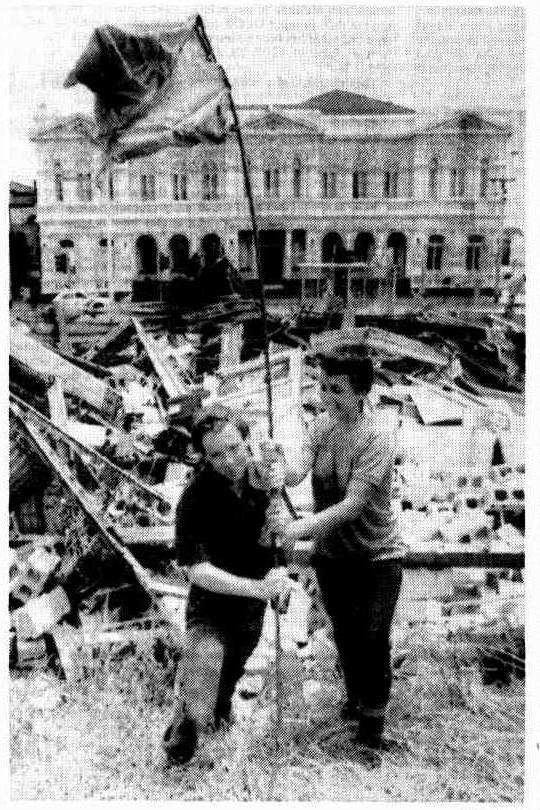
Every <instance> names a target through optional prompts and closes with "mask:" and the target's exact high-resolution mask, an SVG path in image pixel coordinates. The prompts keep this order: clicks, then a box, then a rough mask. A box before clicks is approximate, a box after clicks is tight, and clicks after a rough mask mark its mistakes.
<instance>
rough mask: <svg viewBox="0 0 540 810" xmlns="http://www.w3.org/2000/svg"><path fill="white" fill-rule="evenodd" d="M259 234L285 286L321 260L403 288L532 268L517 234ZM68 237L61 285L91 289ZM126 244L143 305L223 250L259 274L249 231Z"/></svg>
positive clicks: (268, 269) (119, 282)
mask: <svg viewBox="0 0 540 810" xmlns="http://www.w3.org/2000/svg"><path fill="white" fill-rule="evenodd" d="M259 233H260V252H261V261H262V268H263V274H264V278H265V282H266V283H267V284H270V285H272V284H274V285H281V284H282V283H284V282H290V281H294V280H295V279H300V278H301V277H303V275H307V277H309V278H311V277H313V278H316V277H317V274H318V273H319V272H320V271H318V270H317V266H320V264H321V263H338V264H341V263H349V262H353V263H355V264H357V265H364V267H363V268H362V267H360V268H359V269H360V270H361V271H362V273H363V274H365V277H366V278H372V279H374V280H376V279H381V278H387V277H388V274H389V273H390V272H392V273H393V274H394V276H395V278H396V280H397V285H398V288H403V289H408V288H409V287H411V286H416V287H419V286H420V284H426V285H429V284H433V285H435V286H438V285H440V284H443V285H448V284H449V285H452V284H456V285H459V284H460V283H462V282H463V279H464V278H465V277H466V276H471V275H472V274H474V273H478V272H482V273H483V274H486V273H487V274H488V275H489V274H490V273H492V274H493V275H494V273H495V267H496V265H499V269H500V270H501V272H502V271H503V270H504V269H508V270H509V271H512V272H515V270H516V267H517V268H519V267H521V268H523V266H524V262H523V258H522V256H523V247H522V246H523V234H522V233H521V232H520V231H518V230H516V229H511V230H508V231H506V232H505V233H504V235H503V236H500V235H499V237H497V236H495V235H493V234H488V235H486V234H481V233H480V234H479V233H474V234H465V235H464V234H456V233H452V232H451V233H444V232H437V230H436V229H433V230H432V231H428V232H427V233H426V232H424V233H417V232H414V233H411V232H406V231H402V230H391V229H388V230H386V231H385V232H381V231H375V229H374V230H373V231H372V230H369V229H368V228H363V229H362V228H360V229H358V230H356V231H353V232H351V231H350V230H348V229H347V230H345V229H344V230H343V231H339V230H328V231H322V232H321V231H320V230H314V229H307V228H306V229H304V228H295V229H292V230H288V229H286V228H285V227H284V224H283V223H279V224H278V223H276V224H275V225H274V226H273V227H271V226H270V227H269V226H267V227H262V228H261V230H260V232H259ZM68 236H69V238H67V236H66V238H64V239H58V241H56V245H55V247H53V248H52V250H53V267H54V270H55V274H54V275H55V279H56V282H57V286H64V285H65V283H66V282H67V283H72V284H80V285H81V286H84V282H85V278H84V277H83V275H82V274H81V272H80V267H81V265H82V264H83V262H82V261H80V255H79V252H78V250H79V245H78V240H77V238H76V237H72V235H68ZM121 242H122V237H121V236H115V237H114V238H113V250H112V252H113V268H114V273H115V281H114V283H115V290H116V291H125V292H128V291H131V292H133V293H134V294H135V291H136V288H138V292H137V293H136V297H137V298H139V300H141V298H140V296H143V295H144V297H146V298H148V297H151V298H158V299H159V298H160V293H159V289H158V288H159V285H160V284H162V283H163V282H166V281H167V279H169V278H171V279H172V278H175V277H181V276H183V275H187V276H189V275H192V274H193V273H194V272H196V267H197V266H198V265H199V264H201V263H202V264H203V265H204V264H205V263H211V261H212V260H213V259H215V258H217V257H218V256H219V255H220V254H221V253H226V254H227V256H228V258H229V259H230V261H231V262H232V264H233V265H236V266H237V267H238V269H239V270H240V272H241V273H242V275H243V276H244V278H245V279H246V280H250V279H254V278H255V275H256V268H255V251H254V245H253V234H252V231H251V230H247V229H246V230H239V231H236V232H233V233H230V232H226V233H223V232H221V233H219V232H209V233H204V234H202V235H201V234H200V232H199V234H193V233H192V232H190V231H188V230H187V229H186V231H185V232H181V231H178V232H173V233H169V234H168V235H166V236H165V235H164V234H159V235H157V234H152V233H150V232H146V233H139V234H138V235H136V236H134V237H133V241H132V242H131V241H130V242H125V243H124V245H123V249H124V253H123V254H122V255H119V254H120V253H121ZM97 244H98V245H99V248H98V247H97V246H96V248H95V249H94V250H93V251H92V256H93V262H94V265H96V266H95V267H94V269H93V271H89V272H88V282H90V283H91V282H94V283H95V284H97V283H98V282H99V284H101V283H102V282H103V280H104V279H105V280H106V279H107V272H106V262H107V241H106V239H103V238H101V239H100V238H99V237H98V238H97ZM23 248H24V246H23V244H22V240H21V244H20V245H18V244H13V247H12V252H13V254H14V255H15V253H16V252H17V251H19V253H20V252H23ZM212 257H213V259H212ZM97 264H99V265H100V267H99V268H97ZM72 268H77V273H76V276H74V277H73V279H72V280H70V281H68V279H67V278H66V274H67V275H68V276H70V273H71V269H72ZM92 272H93V276H92ZM59 273H62V274H63V276H62V277H61V276H59V275H58V274H59ZM90 283H87V285H86V286H90ZM130 287H131V290H130ZM143 288H144V289H143Z"/></svg>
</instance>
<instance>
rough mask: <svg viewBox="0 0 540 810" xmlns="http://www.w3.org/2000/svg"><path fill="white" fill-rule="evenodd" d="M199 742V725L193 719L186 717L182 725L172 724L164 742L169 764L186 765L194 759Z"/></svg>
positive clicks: (164, 737)
mask: <svg viewBox="0 0 540 810" xmlns="http://www.w3.org/2000/svg"><path fill="white" fill-rule="evenodd" d="M197 741H198V735H197V725H196V723H195V720H193V719H192V718H191V717H184V718H183V719H182V720H181V722H180V723H174V722H173V723H171V725H170V726H169V727H168V728H167V730H166V732H165V734H164V736H163V742H162V746H163V749H164V751H165V754H166V755H167V764H168V765H185V764H186V763H187V762H189V761H190V760H191V759H193V755H194V754H195V750H196V748H197Z"/></svg>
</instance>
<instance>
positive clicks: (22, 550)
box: [10, 306, 525, 675]
mask: <svg viewBox="0 0 540 810" xmlns="http://www.w3.org/2000/svg"><path fill="white" fill-rule="evenodd" d="M254 323H256V319H255V318H254V317H253V311H252V309H249V308H246V307H242V306H240V308H239V309H238V310H237V311H236V314H235V312H234V309H233V308H229V311H228V312H225V314H224V311H223V308H221V309H219V308H218V312H217V315H216V313H215V312H214V313H213V315H212V313H210V315H209V312H208V311H205V312H204V313H203V315H202V316H201V318H200V319H199V320H197V319H196V318H195V317H193V316H191V317H190V318H189V319H187V320H186V319H184V321H182V322H181V323H180V325H178V323H176V324H175V325H174V328H171V322H170V319H168V318H167V317H165V316H164V315H163V313H161V314H160V316H159V317H158V318H157V319H155V320H152V319H151V318H150V317H149V315H148V312H146V313H143V314H142V315H141V313H140V312H139V313H138V314H135V315H133V314H132V315H130V316H129V318H128V317H124V318H123V319H122V320H121V322H120V323H119V324H118V325H116V326H115V327H114V328H113V329H112V330H110V331H109V332H108V334H107V335H106V336H103V337H101V338H100V339H99V340H98V341H97V342H95V341H94V345H93V346H92V347H91V348H89V347H88V346H85V347H81V346H80V345H79V346H78V349H79V351H78V352H77V351H76V350H74V349H73V346H72V348H71V350H66V347H65V345H64V347H63V349H62V350H61V351H59V350H58V347H56V346H52V345H45V343H44V342H43V340H42V339H39V338H38V337H36V335H35V334H33V333H32V332H31V330H30V329H29V327H28V326H26V325H23V324H21V323H15V324H14V325H13V326H12V330H11V353H10V452H11V468H10V514H11V521H10V609H11V620H12V629H11V635H10V638H11V648H10V656H11V657H10V661H11V663H12V664H13V665H17V666H22V667H26V666H31V665H33V666H45V665H47V662H48V661H50V659H51V657H53V658H54V657H55V656H56V657H57V659H58V660H59V661H60V665H61V667H62V670H63V671H64V673H65V674H66V673H69V672H71V671H73V669H74V664H73V661H74V656H76V654H77V649H80V647H81V645H82V644H84V643H96V639H100V643H103V641H104V636H107V635H108V636H109V638H112V637H113V636H114V634H115V633H116V637H117V638H121V637H124V636H125V633H128V634H129V633H139V632H140V633H143V632H146V631H148V632H151V633H156V632H159V631H163V632H165V628H167V632H173V634H174V635H175V636H176V638H177V639H181V636H182V632H183V621H184V618H183V608H184V602H185V596H186V592H187V583H186V580H185V577H184V575H183V571H182V570H181V569H179V568H178V567H177V566H176V565H175V563H174V561H173V548H174V532H175V525H174V523H175V509H176V504H177V502H178V499H179V497H180V495H181V493H182V491H183V489H184V488H185V486H186V485H187V483H188V482H189V480H190V477H191V476H192V475H193V472H194V470H195V469H196V467H197V463H198V458H197V457H196V454H194V453H193V450H192V448H191V445H190V424H191V421H190V420H191V418H192V415H193V413H194V411H195V409H196V408H197V407H199V406H200V405H203V404H209V403H212V402H216V401H219V402H222V403H224V404H226V405H230V406H232V407H234V408H237V409H240V410H242V412H243V413H244V415H245V416H247V417H248V418H249V419H250V420H251V422H252V425H253V431H252V434H253V437H254V441H256V440H257V438H263V437H264V435H265V430H266V402H267V401H266V393H265V385H266V379H265V374H266V371H265V364H264V362H263V358H262V357H261V355H260V336H259V335H258V334H257V333H256V330H255V332H254V330H253V326H254ZM273 335H274V340H275V342H274V343H273V344H272V345H271V351H270V366H271V372H272V373H271V376H272V383H273V394H274V403H275V423H276V434H277V435H276V438H277V439H278V440H280V441H281V442H282V444H283V446H284V450H285V454H286V456H288V457H290V458H292V457H294V454H295V453H296V452H297V450H298V447H299V442H301V440H302V436H303V432H304V430H305V428H306V425H307V424H308V423H309V420H310V419H311V418H312V417H313V414H314V413H316V412H317V410H318V407H319V406H318V379H317V371H316V368H315V364H314V361H313V356H314V354H315V353H316V352H317V351H320V350H321V348H324V347H329V346H332V345H336V344H337V343H340V344H343V343H347V342H361V343H363V344H364V345H367V346H368V347H369V348H370V350H371V353H372V354H373V356H374V359H375V365H376V370H377V375H376V384H375V386H374V388H373V392H372V395H371V396H372V405H373V407H374V408H375V409H376V410H377V411H379V412H380V413H381V414H382V415H383V417H384V418H385V419H386V420H387V422H388V424H389V425H390V426H392V425H393V426H394V427H395V429H396V430H397V432H398V436H399V448H400V449H399V456H398V458H397V464H396V469H395V479H394V487H393V503H394V508H395V510H396V514H397V515H398V518H399V521H400V524H401V528H402V534H403V537H404V539H405V541H406V542H407V544H408V546H409V549H410V550H409V554H408V562H407V564H408V567H409V569H410V570H411V571H412V572H413V573H412V574H411V577H412V579H413V580H414V581H415V582H417V583H418V582H420V581H421V580H422V578H423V580H424V581H426V582H427V581H430V579H429V576H428V573H429V572H428V569H437V568H445V569H447V570H448V571H452V570H453V571H455V570H456V569H461V568H463V567H469V568H471V566H472V565H473V566H476V569H477V570H481V571H482V582H483V583H485V581H487V580H488V578H489V574H487V573H486V569H487V568H489V569H493V570H494V571H495V578H496V579H497V581H499V580H500V576H506V581H508V577H507V575H505V574H502V575H501V574H500V572H501V571H508V570H514V571H519V569H521V568H522V567H523V556H524V510H525V499H524V477H525V468H524V465H523V457H524V453H523V413H522V408H521V404H522V403H521V402H519V401H516V400H515V399H512V398H510V399H508V398H505V396H504V392H502V391H498V390H496V389H493V390H490V392H489V396H487V395H482V394H480V393H478V392H474V391H471V390H469V389H468V388H467V386H465V387H463V386H461V385H460V383H459V380H457V379H456V376H455V375H452V374H451V373H450V371H451V366H450V365H449V362H448V355H446V354H444V352H441V351H440V349H439V348H438V347H436V346H435V347H434V346H427V345H426V344H425V343H422V342H421V341H420V340H417V339H416V338H412V337H405V336H403V335H402V334H399V333H397V332H388V331H386V330H383V329H381V328H380V327H377V326H368V327H362V328H349V329H347V328H345V329H342V330H331V331H326V332H322V333H321V334H319V335H314V336H312V337H311V339H310V342H307V341H306V340H305V335H304V337H303V338H300V337H299V336H298V335H297V334H296V335H295V333H294V330H293V329H287V328H286V327H284V325H283V324H280V323H275V324H274V326H273ZM278 341H279V342H278ZM81 348H82V350H81ZM454 370H455V366H454ZM469 388H470V386H469ZM515 396H516V397H519V395H517V394H516V395H515ZM496 450H498V453H499V456H500V457H499V458H497V457H496V456H497V453H496ZM289 494H290V497H291V500H292V502H293V504H294V505H295V507H296V509H297V511H299V512H300V513H302V512H303V511H309V510H310V509H311V508H312V503H311V494H310V486H309V481H308V482H304V484H302V485H300V486H299V487H297V488H295V489H294V490H291V491H290V493H289ZM299 546H300V547H299V548H298V549H297V554H296V558H295V560H294V561H293V564H292V565H293V569H292V570H293V571H295V572H296V576H297V577H298V578H299V579H301V580H302V581H303V582H304V584H305V585H306V587H307V589H308V592H310V600H308V602H309V604H306V603H304V604H302V605H301V606H299V605H293V606H292V608H291V613H290V616H289V617H288V618H287V617H285V618H284V619H283V621H284V627H285V628H289V629H288V630H287V629H286V630H285V631H284V634H283V638H284V644H285V645H287V644H289V645H290V646H291V649H293V650H296V651H297V652H299V651H300V650H305V649H306V647H307V649H308V650H310V649H311V648H312V647H313V645H314V644H315V646H317V644H318V646H319V647H320V648H321V649H322V648H326V647H327V646H328V644H330V646H331V641H329V640H328V638H327V631H326V628H325V627H324V626H320V624H321V621H320V617H321V615H322V612H321V610H320V605H319V604H318V600H317V594H316V591H315V589H314V587H313V579H312V577H310V575H309V567H308V566H309V544H299ZM471 560H473V563H471ZM471 570H472V568H471ZM414 572H415V573H414ZM497 572H499V573H497ZM415 577H416V579H415ZM455 579H456V577H455V576H454V580H455ZM457 579H458V580H459V577H458V578H457ZM454 580H452V578H450V580H449V579H448V578H447V579H446V581H445V587H444V589H443V590H444V594H443V593H442V592H441V593H440V594H439V596H440V599H439V602H440V603H441V605H442V603H443V602H444V600H448V599H449V598H450V597H452V598H454V599H455V598H456V594H457V596H458V597H459V595H460V591H459V583H458V586H457V589H456V586H455V582H454ZM517 580H518V582H517V583H516V588H517V590H519V586H520V583H519V577H517ZM415 587H416V586H415ZM436 590H437V589H435V591H436ZM439 590H440V589H439ZM503 590H504V588H503ZM417 594H418V588H417ZM409 596H411V593H410V592H409ZM428 597H429V593H427V592H426V600H428ZM309 611H311V618H310V619H309V620H308V618H307V614H308V612H309ZM443 613H444V611H443V610H442V608H441V609H440V610H438V617H439V618H440V617H441V616H442V615H443ZM291 617H292V618H291ZM492 618H493V617H492ZM308 627H309V628H311V629H310V632H309V634H308ZM314 629H315V635H314V634H313V632H312V631H313V630H314ZM111 634H112V635H111ZM323 635H324V639H323V637H322V636H323ZM308 636H309V637H308ZM317 639H318V641H317ZM261 643H262V645H263V647H262V648H260V649H258V650H257V651H256V653H255V655H254V658H253V660H252V662H251V664H250V666H249V667H248V670H249V672H250V673H251V674H255V675H260V674H261V672H262V670H263V669H264V666H263V664H261V662H262V661H263V659H264V661H266V662H267V661H268V657H269V655H270V652H269V651H270V650H271V631H270V630H269V631H268V632H267V633H263V641H262V642H261ZM310 645H311V647H310ZM321 645H322V646H321ZM305 655H306V653H305V652H304V657H305Z"/></svg>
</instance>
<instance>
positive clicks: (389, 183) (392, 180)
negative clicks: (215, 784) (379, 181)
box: [383, 171, 399, 198]
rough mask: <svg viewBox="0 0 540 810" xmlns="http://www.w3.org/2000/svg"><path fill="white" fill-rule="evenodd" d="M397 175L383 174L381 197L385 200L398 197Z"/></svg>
mask: <svg viewBox="0 0 540 810" xmlns="http://www.w3.org/2000/svg"><path fill="white" fill-rule="evenodd" d="M398 174H399V172H397V171H387V172H385V173H384V186H383V195H384V196H385V197H387V198H389V197H397V195H398Z"/></svg>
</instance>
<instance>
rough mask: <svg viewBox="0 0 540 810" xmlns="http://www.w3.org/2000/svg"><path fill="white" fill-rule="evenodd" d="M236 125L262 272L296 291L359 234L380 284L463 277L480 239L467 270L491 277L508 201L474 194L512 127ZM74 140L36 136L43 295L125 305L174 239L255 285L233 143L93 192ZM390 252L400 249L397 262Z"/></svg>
mask: <svg viewBox="0 0 540 810" xmlns="http://www.w3.org/2000/svg"><path fill="white" fill-rule="evenodd" d="M241 116H242V120H243V134H244V140H245V144H246V151H247V154H248V156H249V162H250V177H251V182H252V187H253V193H254V197H255V203H256V210H257V216H258V226H259V229H260V231H261V232H263V234H262V238H263V240H264V239H266V240H267V241H266V242H265V243H264V244H265V245H266V246H265V247H264V250H263V252H264V254H265V256H266V259H265V261H266V262H267V263H268V262H269V263H270V264H272V262H274V263H275V264H276V263H277V264H276V267H277V269H276V267H274V269H273V270H271V274H272V278H274V279H277V280H278V281H284V282H286V281H287V280H289V279H294V278H297V277H298V274H299V271H298V269H297V263H298V257H299V256H300V258H302V259H303V261H304V262H305V263H308V264H313V265H316V264H318V263H320V262H321V261H322V258H323V252H324V244H325V236H326V235H327V234H331V233H335V234H338V235H339V237H340V238H341V241H342V243H343V248H344V250H345V252H346V253H348V255H349V258H352V259H354V258H355V247H356V244H357V238H358V236H359V234H362V233H364V234H372V236H373V247H372V249H370V256H369V262H368V265H369V267H368V268H367V269H368V271H369V272H371V273H372V274H375V275H376V274H377V273H379V274H380V273H381V272H383V271H385V269H386V268H387V267H388V266H389V265H391V264H392V263H395V262H396V261H400V262H403V267H401V268H400V271H401V272H402V273H403V274H404V275H405V276H407V277H408V278H410V279H411V283H412V285H413V286H418V284H420V283H426V284H428V283H433V284H435V283H437V282H438V281H440V279H441V278H443V277H451V278H455V279H459V278H461V277H464V276H465V275H466V274H467V272H468V269H467V252H468V245H469V237H475V236H476V237H482V238H483V242H482V246H481V250H480V260H479V263H478V268H477V267H476V266H474V267H473V270H474V271H475V272H481V273H482V275H483V277H484V280H485V281H486V282H488V281H489V280H490V279H491V278H492V277H493V275H494V273H495V265H496V263H497V256H498V251H499V249H500V243H501V238H502V233H503V228H504V222H505V210H504V208H505V201H504V199H502V197H501V194H500V193H499V189H498V187H497V184H496V183H494V182H487V187H486V181H485V178H484V186H482V171H484V172H485V171H487V172H489V175H490V177H492V176H499V177H500V176H504V175H505V172H506V160H507V157H506V156H507V148H508V143H509V140H510V138H511V135H512V132H511V130H510V128H509V127H508V125H505V124H504V123H501V121H500V120H499V121H498V123H494V122H492V121H490V120H489V119H488V118H484V117H482V116H480V115H476V114H472V113H467V114H465V113H462V114H454V115H452V116H449V117H447V118H445V119H443V120H440V119H438V120H426V118H425V117H422V116H419V115H415V114H409V113H407V114H388V115H380V116H339V115H336V116H332V115H326V114H325V115H322V114H320V113H318V112H317V111H314V110H301V111H300V110H298V109H296V108H292V109H286V108H280V109H279V111H277V110H274V109H271V108H257V109H255V108H251V109H245V110H242V111H241ZM75 118H78V117H75ZM79 131H80V127H79V128H78V127H77V121H76V120H74V119H73V117H72V118H70V119H63V120H54V121H50V122H48V123H46V124H43V125H42V126H41V127H40V129H39V130H38V131H37V132H36V133H35V134H34V136H33V139H34V142H35V144H36V148H37V150H38V157H39V165H40V170H39V174H38V219H39V222H40V228H41V240H42V290H43V292H44V293H54V292H55V291H56V290H57V289H59V288H60V287H62V286H65V284H67V283H69V284H71V285H73V286H75V285H76V286H81V287H85V288H89V289H95V288H104V287H106V286H110V285H111V283H112V285H113V287H114V290H115V291H118V292H119V291H122V292H129V291H130V290H131V285H132V283H133V280H134V279H135V278H136V277H137V275H141V271H142V272H143V273H148V272H149V266H148V261H147V263H146V264H145V263H144V261H142V260H141V255H142V254H141V250H140V244H141V241H140V237H144V236H147V237H151V239H153V240H154V242H153V243H152V244H154V245H155V255H156V256H157V260H156V261H157V264H156V268H155V270H156V274H157V275H162V276H163V277H167V276H170V274H171V272H173V271H174V267H173V262H172V256H171V249H170V242H171V239H172V237H174V236H177V235H182V236H185V237H186V238H187V239H188V241H189V251H190V253H193V252H195V251H200V250H201V240H202V239H203V238H204V236H205V235H206V234H209V233H215V234H217V235H218V236H219V237H220V239H221V242H222V244H223V247H224V250H225V252H226V253H227V255H228V256H229V258H230V259H231V261H233V263H235V264H238V265H239V266H240V268H241V270H242V272H243V273H244V274H245V276H246V278H251V277H253V276H254V263H253V251H252V250H251V251H250V250H249V247H246V243H245V236H242V233H243V232H246V231H248V232H249V231H251V221H250V218H249V210H248V205H247V200H246V195H245V190H244V179H243V175H242V170H241V163H240V157H239V151H238V145H237V143H236V139H235V138H234V136H231V137H230V138H229V139H228V140H227V141H226V142H225V143H224V144H222V145H219V146H215V147H209V146H203V145H199V146H195V147H192V148H190V149H186V148H183V149H181V148H179V149H169V150H166V151H163V152H160V153H158V154H156V155H154V156H152V157H148V158H144V159H140V160H133V161H130V162H129V163H127V164H125V165H119V166H115V167H114V168H113V169H112V186H111V185H110V184H109V178H108V176H107V175H104V176H103V177H102V178H101V187H100V188H98V187H97V185H96V178H97V176H98V171H99V165H100V155H99V153H98V152H97V150H96V149H95V148H94V147H92V146H91V145H90V144H89V143H88V141H85V140H84V138H83V136H81V135H80V134H79ZM486 166H487V167H488V168H487V169H485V167H486ZM434 167H435V169H434ZM483 167H484V168H483ZM87 175H90V177H91V188H90V191H89V190H88V186H85V185H84V184H85V179H84V178H85V176H87ZM90 196H91V198H89V197H90ZM111 197H112V198H111ZM175 197H177V199H176V198H175ZM396 234H397V235H398V236H396ZM399 235H403V236H399ZM108 236H110V237H111V238H112V244H113V248H112V257H113V263H112V267H111V266H109V267H108V266H107V242H106V240H107V238H108ZM433 236H439V237H442V238H443V240H444V241H443V247H442V250H441V251H440V261H439V262H438V263H437V264H436V266H431V267H430V266H429V261H430V260H429V256H430V255H431V256H433V251H432V252H431V254H430V250H429V249H430V244H431V243H430V237H433ZM389 239H390V243H391V244H390V245H389V244H388V241H389ZM396 240H397V241H399V240H402V241H403V243H404V245H405V249H404V250H403V251H402V254H401V258H400V259H398V258H396V256H397V253H396V249H395V248H394V247H392V244H395V243H396ZM143 241H144V240H143ZM152 250H153V248H152ZM62 254H65V255H66V257H67V265H68V266H69V272H65V270H64V269H63V268H65V266H66V263H65V262H63V260H59V259H58V257H59V256H62ZM151 255H152V256H153V255H154V253H152V254H151ZM141 261H142V263H141ZM152 261H153V260H152ZM432 264H433V263H432ZM277 265H279V267H278V266H277ZM268 266H269V267H270V265H268ZM469 270H470V268H469ZM312 272H313V274H314V275H316V274H317V273H318V272H319V271H318V270H317V269H316V268H314V269H313V271H312Z"/></svg>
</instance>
